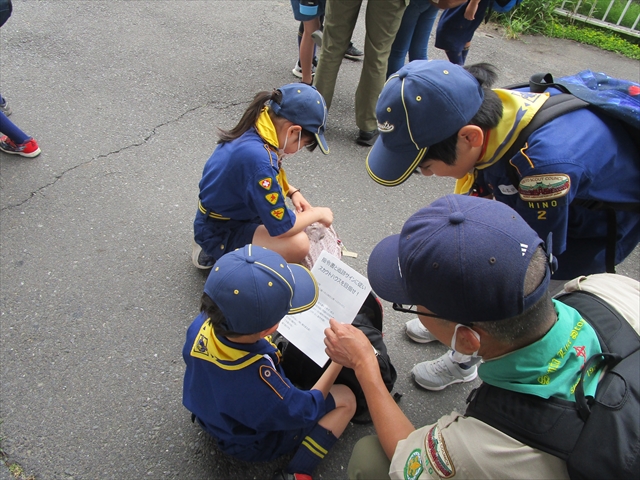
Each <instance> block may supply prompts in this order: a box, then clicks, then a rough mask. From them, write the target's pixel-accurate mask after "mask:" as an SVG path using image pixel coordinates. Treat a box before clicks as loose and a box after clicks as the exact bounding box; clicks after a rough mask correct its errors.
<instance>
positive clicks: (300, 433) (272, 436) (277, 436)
mask: <svg viewBox="0 0 640 480" xmlns="http://www.w3.org/2000/svg"><path fill="white" fill-rule="evenodd" d="M335 408H336V401H335V399H334V398H333V395H331V393H329V394H328V395H327V398H326V399H325V412H326V413H325V415H326V414H327V413H329V412H331V411H333V410H335ZM197 421H198V423H199V424H200V426H201V427H202V428H203V429H204V430H205V431H206V432H207V433H208V434H209V435H211V436H212V437H213V438H216V436H215V432H213V431H212V430H210V429H208V428H207V425H206V424H205V423H203V422H202V420H200V419H199V418H197ZM317 424H318V423H317V422H314V423H309V424H308V425H306V426H304V427H302V428H299V429H296V430H287V431H286V432H283V431H274V432H271V433H269V434H267V435H266V436H265V437H264V438H265V441H266V442H267V443H268V444H269V445H271V448H269V450H268V451H265V450H264V449H259V448H257V449H256V448H251V447H249V446H247V445H242V446H240V445H236V444H230V443H228V442H224V441H220V440H218V439H216V440H217V442H218V447H219V448H220V450H222V451H223V452H225V453H226V454H228V455H231V456H232V457H235V458H237V459H240V460H244V461H245V462H270V461H273V460H275V459H276V458H279V457H281V456H282V455H287V454H290V453H293V452H295V451H296V449H297V448H298V447H299V446H300V444H301V443H302V440H304V437H306V436H307V435H309V433H311V430H313V429H314V428H315V427H316V425H317Z"/></svg>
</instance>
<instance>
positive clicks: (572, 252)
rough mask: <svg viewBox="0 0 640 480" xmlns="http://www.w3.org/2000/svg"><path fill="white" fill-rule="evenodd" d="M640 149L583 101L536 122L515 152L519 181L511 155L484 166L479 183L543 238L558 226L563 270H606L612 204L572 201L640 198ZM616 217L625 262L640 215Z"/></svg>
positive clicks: (563, 274)
mask: <svg viewBox="0 0 640 480" xmlns="http://www.w3.org/2000/svg"><path fill="white" fill-rule="evenodd" d="M639 157H640V153H639V152H638V150H637V148H636V147H635V145H634V143H633V141H632V140H631V138H630V137H629V135H628V134H627V132H626V130H625V129H624V128H623V127H622V125H621V124H620V123H619V122H618V121H617V120H615V119H613V118H610V117H607V116H605V115H602V116H599V115H596V114H595V113H593V112H592V111H590V110H588V109H580V110H577V111H575V112H572V113H568V114H565V115H562V116H560V117H558V118H556V119H554V120H552V121H550V122H548V123H546V124H544V125H543V126H541V127H540V128H538V129H537V130H535V132H533V133H532V134H531V136H530V137H529V140H528V142H527V146H526V147H525V148H524V149H522V151H521V152H519V153H518V154H516V155H515V156H514V157H513V158H512V159H511V161H510V162H511V163H512V164H513V165H514V166H515V167H516V168H517V170H518V174H519V175H518V176H519V178H520V185H519V187H520V188H519V189H518V188H517V186H514V185H513V184H512V183H511V180H510V178H509V176H508V174H507V168H508V165H507V162H497V163H496V164H494V165H492V166H490V167H487V168H485V169H483V170H479V171H478V176H477V180H476V181H477V184H478V186H479V187H480V190H481V191H484V192H490V193H493V195H494V197H495V198H496V200H498V201H501V202H503V203H506V204H507V205H509V206H511V207H512V208H514V209H515V210H516V211H517V212H518V213H519V214H520V215H521V216H522V217H523V218H524V219H525V220H526V222H527V223H528V224H529V225H530V226H531V227H532V228H533V229H534V230H535V231H536V232H538V234H539V235H540V237H541V238H543V239H546V238H547V234H548V233H549V232H550V231H552V232H553V253H554V254H555V255H557V256H558V262H559V270H558V274H559V275H557V278H573V277H575V276H577V275H582V274H589V273H595V272H604V271H605V246H606V237H607V212H606V211H603V210H589V209H587V208H585V207H581V206H577V205H570V204H571V202H572V201H573V200H574V199H584V200H599V201H607V202H626V203H639V202H640V158H639ZM553 190H557V193H558V194H559V195H560V196H557V197H556V198H550V197H554V196H556V195H554V191H553ZM523 192H524V194H523ZM536 196H539V197H541V198H540V200H537V199H536ZM616 217H617V245H616V263H619V262H621V261H622V260H623V259H624V258H625V257H626V256H627V255H628V254H629V253H631V251H632V250H633V249H634V248H635V247H636V245H637V244H638V241H640V215H638V214H637V213H631V212H623V211H616ZM565 250H567V254H565V255H562V253H563V252H565Z"/></svg>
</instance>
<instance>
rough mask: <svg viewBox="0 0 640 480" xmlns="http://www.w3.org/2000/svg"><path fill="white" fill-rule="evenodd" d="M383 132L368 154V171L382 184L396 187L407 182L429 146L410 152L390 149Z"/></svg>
mask: <svg viewBox="0 0 640 480" xmlns="http://www.w3.org/2000/svg"><path fill="white" fill-rule="evenodd" d="M383 135H384V134H383V133H381V134H380V136H379V137H378V139H377V140H376V143H374V144H373V148H371V150H369V154H368V155H367V172H369V175H370V176H371V178H373V179H374V180H375V181H376V182H377V183H379V184H380V185H384V186H385V187H395V186H396V185H400V184H401V183H403V182H405V181H406V180H407V179H408V178H409V176H411V174H412V173H413V172H414V170H415V169H416V168H418V165H420V162H422V159H423V158H424V155H425V153H427V148H422V149H420V150H417V151H416V150H413V151H408V152H398V151H393V150H390V149H388V148H387V147H386V146H385V145H384V143H383V141H382V136H383Z"/></svg>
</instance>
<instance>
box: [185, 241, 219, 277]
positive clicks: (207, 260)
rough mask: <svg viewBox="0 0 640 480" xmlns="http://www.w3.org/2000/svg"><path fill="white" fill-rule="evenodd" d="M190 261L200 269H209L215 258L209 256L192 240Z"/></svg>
mask: <svg viewBox="0 0 640 480" xmlns="http://www.w3.org/2000/svg"><path fill="white" fill-rule="evenodd" d="M191 261H192V262H193V264H194V265H195V266H196V268H199V269H200V270H210V269H211V267H213V265H214V263H216V260H215V259H214V258H213V257H210V256H209V255H207V254H206V253H204V250H203V249H202V247H201V246H200V245H198V244H197V243H196V241H195V240H194V241H193V249H192V251H191Z"/></svg>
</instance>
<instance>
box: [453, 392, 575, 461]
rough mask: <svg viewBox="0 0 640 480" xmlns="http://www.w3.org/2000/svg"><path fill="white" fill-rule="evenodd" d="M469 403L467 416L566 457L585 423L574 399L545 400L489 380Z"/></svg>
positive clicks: (539, 448)
mask: <svg viewBox="0 0 640 480" xmlns="http://www.w3.org/2000/svg"><path fill="white" fill-rule="evenodd" d="M467 402H468V403H467V410H466V412H465V416H467V417H474V418H477V419H478V420H480V421H481V422H483V423H486V424H488V425H491V426H492V427H493V428H495V429H496V430H500V431H501V432H503V433H505V434H507V435H509V436H510V437H512V438H515V439H516V440H519V441H520V442H522V443H524V444H526V445H529V446H530V447H533V448H536V449H538V450H542V451H543V452H547V453H549V454H551V455H554V456H556V457H559V458H561V459H563V460H566V459H567V457H568V456H569V454H570V453H571V452H572V451H573V448H574V446H575V444H576V442H577V441H578V437H579V436H580V432H581V431H582V427H583V426H584V422H583V420H582V419H581V418H580V416H579V415H578V411H577V410H576V407H575V404H574V403H573V402H569V401H567V400H561V399H559V398H549V399H544V398H541V397H536V396H534V395H528V394H526V393H518V392H513V391H511V390H506V389H504V388H500V387H496V386H493V385H489V384H487V383H483V384H482V385H481V386H480V387H478V388H476V389H474V390H473V391H472V392H471V394H470V395H469V398H467Z"/></svg>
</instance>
